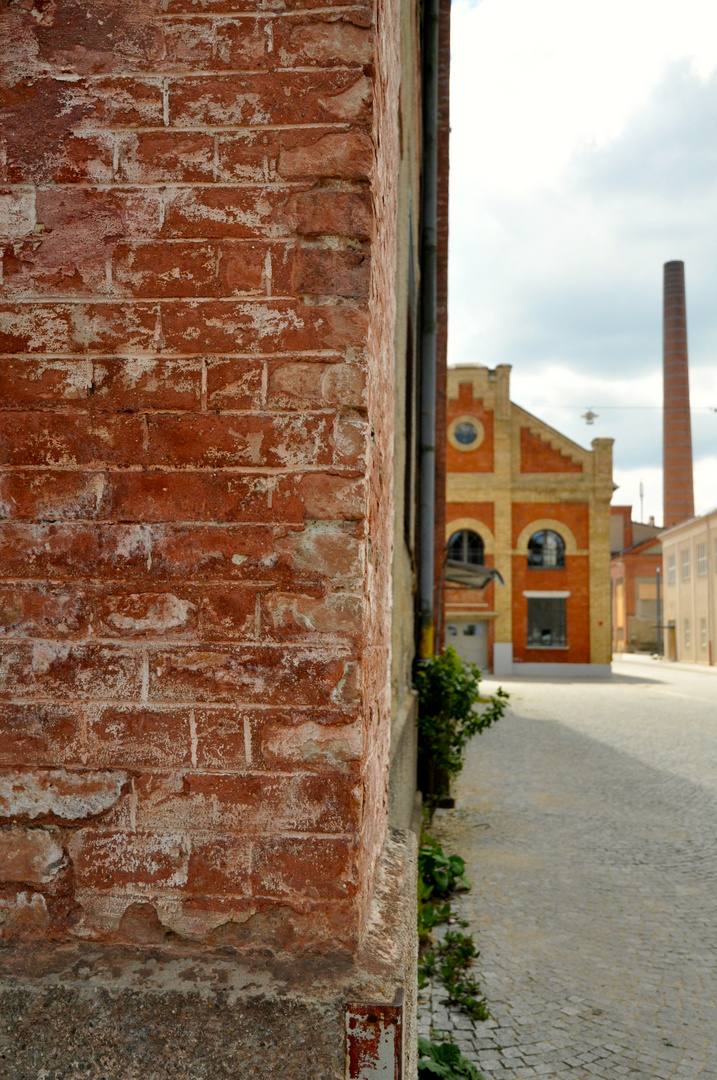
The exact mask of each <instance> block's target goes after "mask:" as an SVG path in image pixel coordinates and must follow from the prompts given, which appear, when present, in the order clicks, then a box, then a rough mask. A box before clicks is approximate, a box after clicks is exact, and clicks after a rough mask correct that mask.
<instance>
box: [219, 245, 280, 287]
mask: <svg viewBox="0 0 717 1080" xmlns="http://www.w3.org/2000/svg"><path fill="white" fill-rule="evenodd" d="M268 254H269V249H267V248H266V247H264V246H263V245H260V244H255V243H251V242H250V243H235V244H222V245H221V246H220V247H219V250H218V252H217V292H218V294H219V295H220V296H235V295H237V294H239V293H249V294H251V293H255V294H256V293H264V294H265V293H266V292H267V280H266V276H265V274H266V260H267V255H268Z"/></svg>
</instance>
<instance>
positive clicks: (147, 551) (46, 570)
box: [0, 522, 151, 581]
mask: <svg viewBox="0 0 717 1080" xmlns="http://www.w3.org/2000/svg"><path fill="white" fill-rule="evenodd" d="M150 544H151V536H150V532H149V529H148V528H147V527H146V526H142V525H105V526H102V525H79V524H60V525H49V524H25V523H17V522H12V523H10V522H3V523H0V559H1V560H2V567H3V570H4V573H5V574H6V575H7V576H8V577H11V578H29V579H34V580H37V579H39V580H40V581H44V580H45V579H46V578H52V579H54V580H56V581H58V580H59V581H74V580H77V579H78V578H79V579H80V580H81V579H83V578H86V577H90V578H102V579H105V580H107V579H109V580H115V579H118V580H122V581H124V580H126V578H128V577H132V576H135V577H137V576H140V577H142V576H144V574H145V573H147V569H148V562H149V561H150V556H151V546H150Z"/></svg>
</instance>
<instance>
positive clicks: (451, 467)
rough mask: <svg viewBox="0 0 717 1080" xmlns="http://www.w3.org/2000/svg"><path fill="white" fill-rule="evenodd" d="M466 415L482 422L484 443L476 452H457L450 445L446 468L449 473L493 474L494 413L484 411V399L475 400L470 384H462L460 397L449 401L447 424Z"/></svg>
mask: <svg viewBox="0 0 717 1080" xmlns="http://www.w3.org/2000/svg"><path fill="white" fill-rule="evenodd" d="M464 414H466V415H469V416H474V417H475V418H476V420H480V422H481V423H482V425H483V428H484V429H485V435H484V438H483V442H482V443H481V444H480V446H479V447H477V449H475V450H456V448H455V447H454V446H451V445H450V443H448V445H447V449H446V468H447V470H448V472H481V473H483V472H493V411H492V409H484V407H483V401H482V399H480V398H479V399H477V400H475V399H474V398H473V388H472V386H471V385H470V383H465V384H462V385H461V386H460V388H459V395H458V397H457V398H451V399H449V401H448V409H447V417H446V422H447V424H448V425H450V423H451V421H452V420H455V419H456V418H457V417H459V416H463V415H464Z"/></svg>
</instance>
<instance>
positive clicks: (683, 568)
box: [680, 548, 691, 581]
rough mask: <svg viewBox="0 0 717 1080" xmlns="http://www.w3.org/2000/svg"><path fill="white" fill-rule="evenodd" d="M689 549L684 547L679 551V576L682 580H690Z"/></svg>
mask: <svg viewBox="0 0 717 1080" xmlns="http://www.w3.org/2000/svg"><path fill="white" fill-rule="evenodd" d="M690 562H691V560H690V549H689V548H685V549H684V550H683V551H681V552H680V576H681V579H682V581H689V580H690Z"/></svg>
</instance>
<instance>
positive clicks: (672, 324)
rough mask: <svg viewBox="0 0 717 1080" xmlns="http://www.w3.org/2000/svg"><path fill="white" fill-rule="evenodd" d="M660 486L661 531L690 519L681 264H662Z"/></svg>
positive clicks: (691, 491) (691, 495) (689, 444)
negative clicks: (662, 520)
mask: <svg viewBox="0 0 717 1080" xmlns="http://www.w3.org/2000/svg"><path fill="white" fill-rule="evenodd" d="M663 394H664V399H663V402H664V410H663V444H662V484H663V518H664V524H665V528H670V527H671V526H672V525H677V524H678V523H679V522H680V521H686V520H687V518H691V517H693V516H694V512H695V497H694V486H693V480H692V430H691V426H690V377H689V370H688V366H687V312H686V306H685V264H684V263H683V262H679V261H674V262H668V263H665V288H664V309H663Z"/></svg>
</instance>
